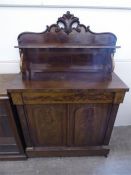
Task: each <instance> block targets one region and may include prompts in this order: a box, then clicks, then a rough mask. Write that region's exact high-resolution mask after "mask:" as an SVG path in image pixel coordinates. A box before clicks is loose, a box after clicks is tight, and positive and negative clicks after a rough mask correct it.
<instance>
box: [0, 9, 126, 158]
mask: <svg viewBox="0 0 131 175" xmlns="http://www.w3.org/2000/svg"><path fill="white" fill-rule="evenodd" d="M59 23H62V24H63V25H64V27H60V26H59ZM74 24H75V25H76V24H77V25H76V26H74ZM18 44H19V45H18V46H17V48H19V50H20V57H21V73H20V74H6V75H4V74H3V75H0V159H6V158H16V159H17V158H19V159H20V158H26V157H41V156H88V155H90V156H92V155H94V156H98V155H99V156H102V155H103V156H107V155H108V153H109V146H108V144H109V141H110V137H111V133H112V129H113V126H114V122H115V118H116V115H117V111H118V107H119V104H120V103H122V102H123V99H124V96H125V93H126V91H128V90H129V89H128V87H127V86H126V85H125V84H124V83H123V81H121V80H120V78H119V77H118V76H117V75H116V74H115V73H114V72H113V70H114V64H113V56H114V52H115V49H116V48H117V46H115V44H116V36H115V35H114V34H112V33H99V34H98V33H94V32H91V31H90V29H89V27H85V26H84V25H82V24H80V22H79V19H78V18H77V17H74V15H72V14H70V13H69V12H67V13H66V14H64V15H63V17H61V18H59V19H58V22H57V24H53V25H51V26H50V27H47V30H46V31H45V32H42V33H33V32H24V33H22V34H20V35H19V36H18Z"/></svg>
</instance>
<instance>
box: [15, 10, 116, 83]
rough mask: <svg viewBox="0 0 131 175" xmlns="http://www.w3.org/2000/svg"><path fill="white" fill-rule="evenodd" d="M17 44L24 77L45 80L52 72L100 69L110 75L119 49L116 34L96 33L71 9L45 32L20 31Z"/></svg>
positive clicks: (96, 70)
mask: <svg viewBox="0 0 131 175" xmlns="http://www.w3.org/2000/svg"><path fill="white" fill-rule="evenodd" d="M61 25H62V26H63V27H60V26H61ZM18 43H19V46H16V48H17V47H18V48H19V49H20V55H21V65H22V66H21V71H22V76H23V79H30V80H31V79H43V76H44V75H45V73H49V72H50V73H51V72H53V73H57V72H66V73H71V72H75V73H76V74H79V73H80V72H84V73H87V72H88V73H90V72H97V73H99V74H101V76H102V77H106V78H107V77H111V73H112V71H113V55H114V52H115V49H116V48H118V47H116V46H115V44H116V36H115V35H114V34H112V33H94V32H92V31H91V30H90V29H89V26H88V27H86V26H85V25H83V24H80V22H79V19H78V18H77V17H74V15H72V14H70V12H67V13H66V14H64V15H63V17H61V18H59V19H58V21H57V24H53V25H51V26H50V27H49V26H47V29H46V31H44V32H42V33H33V32H24V33H21V34H20V35H19V36H18ZM42 75H43V76H42Z"/></svg>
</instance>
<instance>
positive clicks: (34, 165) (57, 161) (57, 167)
mask: <svg viewBox="0 0 131 175" xmlns="http://www.w3.org/2000/svg"><path fill="white" fill-rule="evenodd" d="M110 148H111V151H110V154H109V156H108V158H105V157H75V158H35V159H28V160H27V161H10V162H9V161H8V162H7V161H6V162H0V175H131V126H126V127H115V129H114V131H113V134H112V138H111V142H110Z"/></svg>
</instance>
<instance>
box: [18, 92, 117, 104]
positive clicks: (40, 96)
mask: <svg viewBox="0 0 131 175" xmlns="http://www.w3.org/2000/svg"><path fill="white" fill-rule="evenodd" d="M21 95H22V102H23V104H50V103H112V101H113V99H114V94H113V93H111V92H88V91H65V92H64V91H61V92H32V93H30V92H28V93H22V94H21Z"/></svg>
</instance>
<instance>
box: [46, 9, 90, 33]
mask: <svg viewBox="0 0 131 175" xmlns="http://www.w3.org/2000/svg"><path fill="white" fill-rule="evenodd" d="M54 26H55V27H56V29H55V31H56V32H60V31H61V30H62V31H64V32H65V33H67V34H70V33H71V32H72V30H73V29H74V30H76V31H77V32H81V29H80V28H81V26H82V27H84V28H85V30H87V29H88V28H89V27H87V28H86V27H85V26H84V25H82V24H80V22H79V18H77V17H75V16H74V15H73V14H70V12H69V11H67V12H66V14H64V15H63V16H62V17H60V18H58V21H57V24H54V25H51V26H50V27H49V26H47V30H48V31H50V30H51V28H52V27H54Z"/></svg>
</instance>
